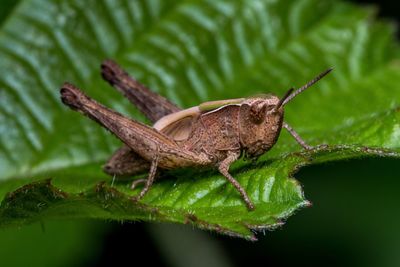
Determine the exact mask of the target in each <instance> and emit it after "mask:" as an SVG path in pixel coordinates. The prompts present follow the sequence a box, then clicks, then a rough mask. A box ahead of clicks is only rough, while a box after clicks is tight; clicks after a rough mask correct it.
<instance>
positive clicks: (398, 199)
mask: <svg viewBox="0 0 400 267" xmlns="http://www.w3.org/2000/svg"><path fill="white" fill-rule="evenodd" d="M353 2H357V3H359V4H360V5H374V6H377V7H378V14H377V15H378V17H379V18H380V19H383V20H386V21H391V22H394V23H395V24H396V25H399V21H400V3H399V2H398V1H389V0H387V1H353ZM399 37H400V33H399V31H397V38H399ZM399 174H400V166H399V161H398V160H392V159H368V160H365V159H364V160H351V161H347V162H336V163H330V164H323V165H319V166H311V167H306V168H304V169H302V170H301V171H300V172H299V173H297V174H296V178H297V179H298V180H300V181H301V183H302V184H303V186H304V190H305V192H306V197H307V199H309V200H311V201H312V202H313V203H314V205H313V207H311V208H307V209H304V210H301V211H300V212H299V213H298V214H296V215H294V216H292V217H290V218H289V220H288V221H287V223H286V224H285V225H284V226H283V227H282V228H281V229H278V230H275V231H273V232H266V233H265V234H263V233H259V234H258V238H259V241H258V242H255V243H251V242H248V241H244V240H239V239H233V238H228V237H223V236H219V235H216V234H214V233H208V232H204V231H198V230H194V229H192V227H190V226H186V227H185V226H181V225H167V224H164V225H162V224H161V225H160V224H157V225H156V224H149V223H133V224H123V225H121V224H114V225H113V226H112V229H111V230H110V231H109V232H108V234H106V235H105V237H104V243H103V246H102V249H101V250H102V253H101V256H100V257H99V258H97V259H96V260H94V261H93V266H109V265H110V264H123V261H124V260H129V258H130V257H134V258H136V257H138V256H141V255H145V254H148V253H149V254H151V255H153V256H152V257H146V258H145V259H146V261H147V264H149V265H150V264H151V265H153V264H157V265H159V266H164V265H167V266H168V265H169V266H185V265H186V266H187V265H188V264H190V265H191V266H222V265H223V266H229V265H231V266H293V265H297V266H302V265H307V266H400V175H399ZM213 255H214V256H215V258H212V256H213ZM135 261H136V260H135ZM147 264H146V265H147Z"/></svg>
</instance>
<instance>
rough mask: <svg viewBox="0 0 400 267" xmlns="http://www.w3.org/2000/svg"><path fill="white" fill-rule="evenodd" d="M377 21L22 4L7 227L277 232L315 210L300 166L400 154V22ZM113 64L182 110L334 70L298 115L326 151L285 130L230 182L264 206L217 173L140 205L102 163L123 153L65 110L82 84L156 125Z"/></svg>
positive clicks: (364, 13)
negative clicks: (89, 221) (398, 32)
mask: <svg viewBox="0 0 400 267" xmlns="http://www.w3.org/2000/svg"><path fill="white" fill-rule="evenodd" d="M373 16H374V10H373V9H371V8H360V7H355V6H353V5H351V4H348V3H344V2H340V1H317V0H301V1H289V0H287V1H285V0H281V1H267V0H258V1H244V0H243V1H211V0H203V1H159V0H151V1H150V0H147V1H144V0H143V1H107V0H101V1H94V0H91V1H78V0H76V1H62V0H59V1H45V0H40V1H32V0H31V1H28V0H25V1H21V2H20V3H19V4H18V6H17V7H16V8H15V9H14V12H13V13H12V14H11V15H9V17H8V18H7V20H6V21H5V22H4V23H3V24H2V26H1V29H0V58H1V59H2V60H1V61H0V70H1V74H0V132H1V135H0V171H1V172H0V173H1V176H0V180H1V181H2V182H1V184H0V198H4V200H3V202H2V204H1V207H0V213H1V215H0V216H1V217H0V224H1V225H4V226H5V225H19V224H23V223H26V222H31V221H34V220H38V219H42V218H46V217H90V218H107V219H116V220H126V219H129V220H131V219H132V220H138V219H140V220H157V221H172V222H180V223H192V224H194V225H196V226H198V227H201V228H206V229H213V230H216V231H219V232H224V233H227V234H231V235H235V236H236V235H239V236H243V237H246V238H249V239H254V236H253V234H252V232H251V231H249V229H264V228H271V227H274V226H276V225H279V224H280V223H281V222H282V220H284V219H286V218H287V217H288V216H290V215H291V214H292V213H293V212H294V211H295V210H297V209H298V208H299V207H302V206H305V205H307V204H308V201H307V200H305V198H304V196H303V192H302V189H301V186H300V185H299V183H298V182H297V181H296V180H294V179H292V178H291V177H292V175H293V174H294V173H295V172H296V171H297V170H298V168H300V167H301V166H304V165H307V164H314V163H321V162H326V161H332V160H341V159H346V158H353V157H366V156H390V157H399V146H400V128H399V125H400V124H399V122H400V120H399V119H400V118H399V110H398V108H397V105H398V102H399V101H398V98H399V96H400V61H399V55H400V53H399V51H400V49H399V47H398V45H397V44H396V43H395V42H394V40H393V33H392V32H393V27H391V26H390V25H388V24H384V23H381V22H376V21H374V19H373ZM105 58H113V59H115V60H116V61H117V62H119V63H120V64H121V65H122V66H124V68H126V69H127V70H128V71H129V72H130V73H131V74H132V75H133V76H135V77H136V78H137V79H138V80H140V81H141V82H143V83H144V84H147V85H148V86H149V87H150V88H152V89H153V90H155V91H157V92H158V93H160V94H162V95H164V96H166V97H168V98H169V99H171V100H172V101H174V102H175V103H177V104H178V105H180V106H182V107H189V106H192V105H197V104H198V103H200V102H204V101H208V100H217V99H227V98H235V97H245V96H249V95H252V94H256V93H260V92H272V93H275V94H276V95H279V96H280V95H283V93H284V92H285V91H286V90H287V89H288V88H289V87H291V86H297V87H298V86H301V85H302V84H304V83H305V82H307V81H308V80H310V79H311V78H312V77H313V76H315V75H316V74H317V73H319V72H321V71H322V70H324V69H326V68H327V67H331V66H333V67H334V68H335V70H334V72H333V73H332V74H331V75H330V76H328V77H327V78H324V80H323V81H321V82H319V84H318V85H316V86H315V87H314V88H312V89H310V90H309V92H307V93H304V94H303V95H301V96H299V97H298V99H296V100H294V101H293V102H291V103H290V104H289V105H288V106H287V108H286V115H285V118H286V121H287V122H288V123H289V124H290V125H291V126H293V128H295V129H296V130H297V131H298V132H299V133H300V134H301V135H302V137H303V138H304V139H306V140H307V141H308V142H310V143H311V144H312V145H318V144H322V143H326V144H329V146H328V147H325V148H324V147H320V148H319V149H315V150H313V151H309V152H304V151H301V149H300V147H299V146H298V145H297V144H296V143H295V141H294V140H293V139H292V138H291V137H290V136H289V135H288V134H287V133H286V132H283V133H282V135H281V137H280V140H279V141H278V143H277V145H276V146H275V147H274V148H273V149H272V150H271V152H269V153H267V154H266V155H265V156H263V157H262V158H261V159H260V160H259V161H258V163H257V164H249V163H247V162H239V163H237V164H236V165H235V166H234V167H233V170H232V174H233V175H234V177H235V178H237V179H238V180H239V182H240V183H241V184H242V185H243V186H244V187H245V188H246V190H247V192H248V193H249V195H250V197H251V198H252V199H253V200H254V202H255V205H256V207H257V208H256V210H255V211H253V212H248V211H247V209H246V208H245V206H244V205H243V202H242V201H241V199H240V197H239V195H238V194H237V192H236V191H235V190H234V189H233V188H232V186H231V185H229V184H227V183H226V181H225V180H224V179H223V177H221V176H220V175H218V174H217V173H216V172H213V171H202V172H198V171H196V170H189V171H176V172H170V173H167V174H165V177H163V178H162V179H160V181H158V182H157V183H156V184H155V185H154V187H153V188H152V190H150V192H149V194H148V195H147V196H146V197H145V198H144V199H143V201H142V202H141V204H140V205H136V204H133V203H132V202H131V201H129V199H128V196H130V195H134V194H136V193H137V190H136V191H133V192H131V191H130V190H129V185H128V183H127V182H118V183H117V182H115V183H113V182H112V181H111V178H109V177H107V176H105V175H104V174H103V173H102V172H101V168H100V166H101V164H103V163H104V161H105V160H106V159H107V157H108V156H109V155H110V154H111V153H112V151H113V150H114V149H115V148H117V146H119V145H120V143H119V142H118V141H117V140H116V138H114V137H113V136H111V135H110V134H109V133H108V132H106V131H104V130H103V129H101V128H100V127H99V126H97V125H95V123H92V122H88V120H87V118H84V117H82V116H80V115H79V114H76V113H74V112H71V111H70V110H68V109H67V108H65V107H64V106H62V104H61V103H60V101H59V92H58V88H59V86H60V85H61V84H62V82H63V81H71V82H74V83H76V84H77V85H79V86H80V87H82V88H84V89H85V91H86V92H87V93H88V94H89V95H91V96H92V97H94V98H95V99H97V100H98V101H99V102H102V103H104V104H106V105H107V106H110V107H112V108H113V109H115V110H118V111H119V112H122V113H124V114H129V115H130V116H132V117H135V118H143V117H142V116H141V115H140V114H138V112H137V111H136V110H135V109H134V108H131V106H130V105H129V103H128V102H127V101H126V100H125V99H124V100H123V99H122V97H121V96H120V95H118V93H116V92H115V91H114V90H113V89H111V88H109V86H108V85H107V84H106V83H105V82H103V81H102V80H101V78H100V76H99V65H100V62H101V61H102V60H103V59H105ZM45 178H53V179H52V180H51V181H50V180H43V179H45ZM103 181H104V182H103ZM21 186H22V187H21ZM8 192H11V193H8ZM7 193H8V194H7Z"/></svg>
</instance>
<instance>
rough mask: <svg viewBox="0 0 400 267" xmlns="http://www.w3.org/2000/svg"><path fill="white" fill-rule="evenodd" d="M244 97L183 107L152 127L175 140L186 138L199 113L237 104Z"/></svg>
mask: <svg viewBox="0 0 400 267" xmlns="http://www.w3.org/2000/svg"><path fill="white" fill-rule="evenodd" d="M243 100H244V99H243V98H238V99H227V100H220V101H210V102H205V103H202V104H200V105H199V106H195V107H191V108H188V109H184V110H181V111H178V112H175V113H172V114H169V115H166V116H164V117H162V118H161V119H159V120H158V121H157V122H156V123H155V124H154V125H153V128H155V129H156V130H158V131H160V132H162V133H163V134H165V135H167V136H169V137H170V138H172V139H174V140H175V141H184V140H186V139H187V138H188V137H189V136H190V133H191V131H192V126H193V123H194V122H195V121H197V119H198V118H199V116H200V115H201V114H205V113H208V112H213V111H215V110H218V109H220V108H223V107H225V106H227V105H237V104H239V103H241V102H242V101H243Z"/></svg>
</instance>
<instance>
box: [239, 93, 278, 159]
mask: <svg viewBox="0 0 400 267" xmlns="http://www.w3.org/2000/svg"><path fill="white" fill-rule="evenodd" d="M282 123H283V105H282V100H281V99H279V98H278V97H277V96H274V95H266V96H264V97H255V98H249V99H246V101H244V102H243V104H242V105H241V106H240V111H239V131H240V143H241V146H242V148H243V149H244V151H245V155H246V157H248V158H257V157H258V156H260V155H262V154H264V153H265V152H266V151H268V150H269V149H270V148H271V147H272V146H273V145H274V144H275V143H276V141H277V139H278V136H279V133H280V130H281V128H282Z"/></svg>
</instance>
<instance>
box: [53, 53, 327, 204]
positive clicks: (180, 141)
mask: <svg viewBox="0 0 400 267" xmlns="http://www.w3.org/2000/svg"><path fill="white" fill-rule="evenodd" d="M331 70H332V69H327V70H326V71H324V72H322V73H321V74H319V75H318V76H316V77H315V78H314V79H312V80H311V81H310V82H308V83H307V84H305V85H304V86H302V87H301V88H299V89H297V90H294V89H293V88H291V89H289V90H288V91H287V93H286V94H285V95H284V96H283V97H281V98H279V97H277V96H275V95H273V94H265V95H259V96H254V97H249V98H237V99H228V100H221V101H210V102H205V103H202V104H200V105H198V106H195V107H191V108H188V109H184V110H181V109H180V108H179V107H177V106H175V105H174V104H172V103H171V102H170V101H168V100H167V99H165V98H164V97H162V96H160V95H158V94H156V93H154V92H152V91H151V90H149V89H148V88H146V87H145V86H144V85H142V84H140V83H139V82H138V81H136V80H135V79H133V78H131V77H130V76H129V75H128V74H127V73H126V72H125V71H124V70H123V69H122V68H121V67H119V66H118V65H117V64H116V63H115V62H113V61H111V60H106V61H104V62H103V63H102V65H101V73H102V77H103V78H104V79H105V80H106V81H108V82H109V83H110V84H111V85H112V86H114V87H115V88H116V89H117V90H118V91H120V92H121V93H122V94H123V95H124V96H125V97H127V98H128V99H129V100H130V102H132V103H133V104H134V105H135V106H136V107H137V108H138V109H139V110H140V111H141V112H142V113H144V115H145V116H146V117H147V118H148V119H149V120H150V121H152V122H153V123H154V124H153V126H152V127H150V126H148V125H145V124H143V123H141V122H138V121H136V120H132V119H128V118H126V117H125V116H123V115H121V114H119V113H117V112H115V111H112V110H110V109H108V108H107V107H105V106H103V105H101V104H99V103H97V102H96V101H95V100H93V99H91V98H90V97H88V96H86V95H85V94H84V93H83V92H82V91H81V90H80V89H78V88H77V87H75V86H74V85H72V84H69V83H64V85H63V86H62V88H61V90H60V93H61V100H62V102H63V103H64V104H65V105H67V106H69V107H70V108H72V109H73V110H76V111H78V112H80V113H82V114H84V115H86V116H87V117H89V118H90V119H92V120H94V121H96V122H97V123H99V124H101V125H102V126H103V127H105V128H106V129H107V130H109V131H111V132H112V133H113V134H114V135H116V136H117V137H118V138H119V139H120V140H122V142H124V143H125V145H124V146H123V147H122V148H120V149H119V150H117V151H116V152H115V153H114V154H113V155H112V157H111V158H110V160H109V161H108V162H107V163H106V164H105V166H104V171H105V172H106V173H108V174H110V175H117V176H127V175H128V176H130V175H135V174H139V173H143V172H146V171H147V172H148V173H149V174H148V177H147V179H145V180H144V179H139V180H136V181H134V182H133V183H132V188H134V187H135V186H136V185H137V184H138V183H139V182H145V185H144V187H143V189H142V190H141V191H140V193H139V194H138V195H137V196H135V197H134V199H135V200H136V201H139V200H140V199H141V198H143V196H144V195H145V194H146V193H147V192H148V190H149V189H150V187H151V185H152V184H153V181H154V178H155V176H156V172H157V170H158V169H175V168H183V167H207V166H211V167H216V168H217V169H218V170H219V172H220V173H221V174H222V175H223V176H224V177H225V178H226V179H227V180H228V181H229V182H230V183H231V184H232V185H233V186H234V187H235V188H236V190H237V191H238V192H239V193H240V195H241V197H242V199H243V200H244V202H245V203H246V205H247V207H248V209H249V210H253V209H254V208H255V207H254V204H253V203H252V201H251V200H250V198H249V196H248V194H247V193H246V191H245V190H244V188H243V187H242V186H241V185H240V184H239V183H238V182H237V181H236V180H235V179H234V178H233V177H232V176H231V175H230V173H229V167H230V165H231V164H232V163H233V162H235V161H236V160H238V159H239V158H240V157H241V156H242V155H243V156H244V157H246V158H251V159H256V158H257V157H259V156H260V155H262V154H264V153H265V152H267V151H268V150H270V149H271V148H272V146H273V145H274V144H275V143H276V142H277V140H278V137H279V134H280V132H281V129H282V127H283V128H285V129H286V130H288V132H289V133H290V134H291V135H292V136H293V137H294V139H295V140H296V141H297V142H298V143H299V144H300V145H301V146H302V147H303V148H304V149H311V148H312V147H311V146H309V145H307V144H306V142H305V141H303V140H302V139H301V137H300V136H299V135H298V134H297V133H296V132H295V131H294V130H293V128H292V127H290V126H289V125H288V124H287V123H286V122H284V120H283V115H284V106H285V105H286V104H287V103H289V102H290V101H291V100H292V99H293V98H294V97H295V96H297V95H298V94H300V93H301V92H303V91H304V90H306V89H307V88H309V87H310V86H311V85H313V84H314V83H316V82H317V81H318V80H320V79H321V78H322V77H324V76H325V75H327V74H328V73H329V72H330V71H331Z"/></svg>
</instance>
